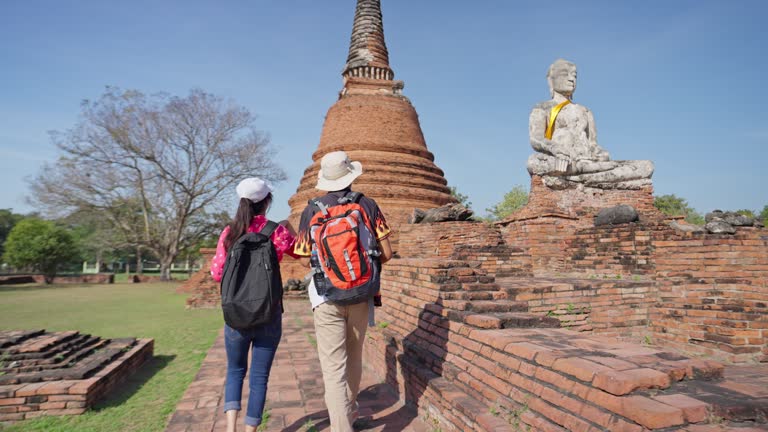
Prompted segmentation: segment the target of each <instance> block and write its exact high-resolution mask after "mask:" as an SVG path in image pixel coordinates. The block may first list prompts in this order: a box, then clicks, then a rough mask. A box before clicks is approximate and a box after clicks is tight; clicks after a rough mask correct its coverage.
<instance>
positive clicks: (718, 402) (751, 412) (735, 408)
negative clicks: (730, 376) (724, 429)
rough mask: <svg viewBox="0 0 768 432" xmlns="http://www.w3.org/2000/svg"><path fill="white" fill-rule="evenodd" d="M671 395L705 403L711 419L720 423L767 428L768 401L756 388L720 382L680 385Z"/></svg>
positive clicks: (695, 382)
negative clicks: (683, 396) (749, 424)
mask: <svg viewBox="0 0 768 432" xmlns="http://www.w3.org/2000/svg"><path fill="white" fill-rule="evenodd" d="M726 379H727V375H726ZM750 387H755V388H754V389H752V388H750ZM758 387H760V388H758ZM675 391H678V392H682V393H685V394H686V395H688V396H690V397H693V398H696V399H698V400H701V401H703V402H706V403H708V404H709V405H710V412H711V416H712V417H713V418H715V419H718V420H720V421H722V420H727V421H732V422H755V423H758V424H768V397H766V396H764V395H765V394H766V391H765V389H764V388H762V386H760V385H759V384H758V385H757V386H752V384H750V383H739V384H735V383H734V382H728V381H722V380H717V381H700V380H696V381H682V382H680V383H677V384H676V385H675Z"/></svg>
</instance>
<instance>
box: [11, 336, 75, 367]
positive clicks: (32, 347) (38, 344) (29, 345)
mask: <svg viewBox="0 0 768 432" xmlns="http://www.w3.org/2000/svg"><path fill="white" fill-rule="evenodd" d="M79 335H80V333H79V332H76V331H66V332H56V333H43V334H40V335H38V336H35V337H31V338H28V339H26V340H24V341H22V342H21V344H19V345H16V346H14V347H12V348H8V349H6V350H2V351H0V355H2V356H4V357H5V358H7V359H13V360H22V359H34V358H43V357H46V354H45V352H46V351H47V350H50V349H51V348H52V347H55V346H56V345H59V344H63V343H66V342H69V341H71V340H72V339H75V338H77V337H78V336H79Z"/></svg>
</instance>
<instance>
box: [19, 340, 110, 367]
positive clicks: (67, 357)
mask: <svg viewBox="0 0 768 432" xmlns="http://www.w3.org/2000/svg"><path fill="white" fill-rule="evenodd" d="M107 344H109V340H104V339H101V338H98V337H94V336H88V338H87V339H86V340H85V341H83V343H80V344H78V345H76V346H74V347H71V348H70V349H67V350H66V351H62V352H60V353H59V354H57V355H55V356H53V357H49V358H47V359H43V360H35V362H36V363H35V364H34V365H28V366H22V367H19V368H16V370H15V371H13V372H16V373H19V372H34V371H42V370H51V369H61V368H66V367H70V366H72V365H73V364H74V363H76V362H77V361H79V360H80V359H82V358H84V357H86V356H88V355H90V354H91V353H92V352H93V351H95V350H98V349H101V348H103V347H105V346H106V345H107Z"/></svg>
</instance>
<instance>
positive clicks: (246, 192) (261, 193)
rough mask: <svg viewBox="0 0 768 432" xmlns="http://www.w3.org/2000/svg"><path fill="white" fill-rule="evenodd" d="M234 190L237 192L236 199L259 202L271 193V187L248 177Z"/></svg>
mask: <svg viewBox="0 0 768 432" xmlns="http://www.w3.org/2000/svg"><path fill="white" fill-rule="evenodd" d="M235 190H237V196H238V198H247V199H249V200H251V201H253V202H259V201H261V200H263V199H264V198H265V197H266V196H267V195H269V193H270V192H272V185H270V184H269V183H267V182H265V181H264V180H262V179H260V178H257V177H250V178H247V179H245V180H243V181H241V182H240V184H238V185H237V188H236V189H235Z"/></svg>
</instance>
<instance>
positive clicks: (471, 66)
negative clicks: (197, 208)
mask: <svg viewBox="0 0 768 432" xmlns="http://www.w3.org/2000/svg"><path fill="white" fill-rule="evenodd" d="M354 8H355V2H354V1H353V0H332V1H322V2H320V1H317V0H314V1H311V0H291V1H288V0H285V1H265V0H259V1H256V0H250V1H246V0H242V1H234V0H233V1H220V2H212V1H190V0H185V1H163V2H158V1H145V0H133V1H130V2H127V1H124V2H117V1H111V2H109V1H103V0H81V1H76V2H74V1H71V2H62V1H52V0H51V1H43V0H30V1H2V2H0V182H2V185H3V187H2V188H0V208H9V207H10V208H14V209H15V210H16V211H21V212H24V211H29V210H31V208H30V207H29V206H27V205H26V204H25V203H24V196H25V195H26V194H27V186H26V183H25V181H24V179H25V178H27V177H29V176H31V175H34V174H36V173H38V172H39V169H40V165H41V164H42V163H43V162H44V161H54V160H55V159H56V156H57V151H56V149H55V147H54V146H53V145H52V144H51V142H50V140H49V138H48V134H47V131H49V130H65V129H67V128H69V127H72V126H73V125H74V124H75V122H76V121H77V118H78V113H79V104H80V101H81V100H83V99H96V98H98V97H99V96H100V95H101V94H102V92H103V90H104V87H105V86H106V85H114V86H118V87H121V88H124V89H138V90H141V91H143V92H145V93H154V92H159V91H164V92H169V93H172V94H179V95H181V94H186V93H187V92H188V91H189V89H191V88H193V87H199V88H202V89H204V90H206V91H208V92H211V93H214V94H218V95H221V96H224V97H227V98H231V99H233V100H234V101H236V102H237V103H239V104H241V105H243V106H245V107H247V108H248V109H249V110H250V111H251V112H253V113H255V114H257V115H258V117H259V118H258V122H257V126H258V128H260V129H262V130H264V131H266V132H268V133H269V134H270V135H271V138H272V143H273V145H274V146H275V147H276V148H277V149H278V150H279V153H278V160H279V163H280V165H281V166H282V167H283V168H284V169H285V170H286V172H287V174H288V177H289V178H288V181H286V182H285V183H283V184H282V185H280V187H279V188H278V189H277V191H276V194H277V200H276V203H275V205H274V206H273V209H272V213H271V216H273V217H274V218H282V217H285V216H287V214H288V211H289V209H288V205H287V200H288V198H289V197H290V196H291V195H292V194H293V193H294V192H295V191H296V187H297V186H298V182H299V180H300V178H301V175H302V173H303V171H304V169H305V168H306V167H307V166H309V164H310V163H311V154H312V152H313V151H314V150H315V149H316V147H317V144H318V142H319V138H320V132H321V128H322V123H323V119H324V116H325V113H326V111H327V110H328V108H329V107H330V106H331V105H332V104H333V103H334V102H335V100H336V97H337V92H338V90H339V89H340V88H341V77H340V73H341V69H342V67H343V65H344V62H345V60H346V55H347V49H348V44H349V35H350V30H351V25H352V18H353V14H354ZM382 8H383V12H384V25H385V34H386V40H387V45H388V48H389V53H390V63H391V65H392V67H393V69H394V70H395V73H396V74H397V78H398V79H402V80H404V81H405V94H406V95H407V96H408V97H409V98H410V99H411V101H412V102H413V104H414V106H415V107H416V109H417V111H418V113H419V116H420V120H421V126H422V129H423V131H424V135H425V138H426V140H427V144H428V146H429V149H430V150H431V151H432V152H433V153H434V154H435V162H436V163H437V165H438V166H439V167H441V168H442V169H443V170H444V171H445V175H446V178H447V179H448V182H449V184H450V185H453V186H457V187H458V189H459V191H460V192H462V193H464V194H466V195H469V197H470V200H471V201H472V202H473V204H474V205H473V207H474V208H475V209H476V210H478V211H479V212H480V213H484V211H483V210H484V209H485V208H487V207H490V206H491V205H493V204H495V203H497V202H498V201H499V200H501V198H502V196H503V195H504V193H505V192H507V191H509V190H510V189H511V188H512V187H513V186H515V185H518V184H520V185H524V186H526V187H527V186H528V184H529V177H528V173H527V172H526V170H525V161H526V159H527V157H528V155H529V154H530V153H531V151H532V150H531V148H530V145H529V144H528V131H527V127H528V125H527V122H528V112H529V110H530V108H531V107H532V106H533V105H534V104H536V103H537V102H539V101H542V100H545V99H547V98H548V90H547V85H546V80H545V78H544V75H545V72H546V69H547V66H548V65H549V64H550V63H551V62H552V61H553V60H555V59H556V58H558V57H563V58H566V59H569V60H571V61H574V62H575V63H576V64H577V65H578V66H579V82H578V89H577V91H576V95H575V100H576V101H577V102H579V103H581V104H584V105H586V106H587V107H589V108H590V109H591V110H592V111H593V112H594V113H595V117H596V121H597V132H598V142H599V143H600V145H602V146H603V147H605V148H606V149H607V150H608V151H609V152H610V153H611V156H612V157H613V158H614V159H651V160H653V161H654V162H655V164H656V173H655V174H654V177H653V179H654V186H655V190H656V193H657V194H670V193H674V194H676V195H678V196H681V197H684V198H686V199H687V200H688V201H689V203H690V204H691V205H692V206H693V207H695V208H696V209H697V210H699V211H701V212H706V211H711V210H712V209H715V208H721V209H740V208H750V209H758V210H759V209H762V207H763V206H764V205H766V204H768V188H766V185H767V183H768V181H767V180H768V174H766V172H767V170H766V166H768V149H767V147H768V120H766V118H767V115H766V112H768V109H767V108H766V106H765V102H764V101H763V99H764V98H765V96H764V95H762V91H763V90H764V89H765V88H766V85H765V84H766V82H768V60H766V55H765V52H766V51H765V50H766V48H765V47H766V46H768V31H766V30H765V28H764V22H763V20H764V18H765V16H768V2H765V1H762V0H741V1H734V2H727V1H705V0H678V1H666V0H664V1H661V0H654V1H647V2H617V1H608V0H606V1H584V2H574V1H569V2H561V1H548V2H540V1H526V2H523V1H514V2H511V1H503V0H493V1H491V0H487V1H479V2H466V1H458V0H456V1H454V0H441V1H438V0H429V1H428V0H421V1H413V0H383V5H382ZM233 194H234V193H233ZM223 199H231V200H232V202H233V203H234V199H233V198H232V197H223ZM233 205H234V204H233Z"/></svg>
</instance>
